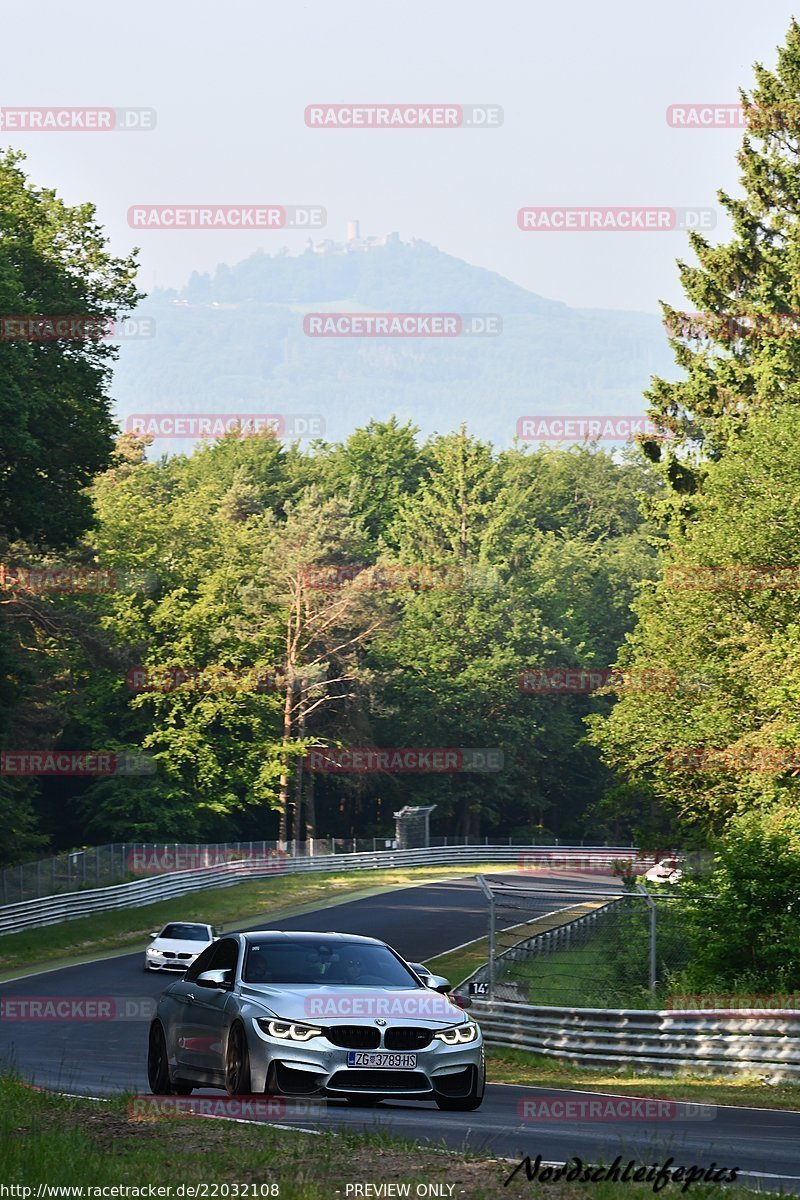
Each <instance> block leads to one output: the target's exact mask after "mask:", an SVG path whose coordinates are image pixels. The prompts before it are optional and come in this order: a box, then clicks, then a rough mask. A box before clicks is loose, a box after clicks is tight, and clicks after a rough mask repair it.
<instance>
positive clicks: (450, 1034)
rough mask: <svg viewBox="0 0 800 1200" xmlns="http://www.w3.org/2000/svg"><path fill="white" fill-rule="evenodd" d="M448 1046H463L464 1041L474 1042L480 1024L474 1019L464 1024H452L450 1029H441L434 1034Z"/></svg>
mask: <svg viewBox="0 0 800 1200" xmlns="http://www.w3.org/2000/svg"><path fill="white" fill-rule="evenodd" d="M433 1036H434V1037H435V1038H438V1039H439V1041H440V1042H444V1044H445V1045H446V1046H461V1045H463V1043H464V1042H474V1041H475V1039H476V1037H477V1036H478V1026H477V1025H475V1024H474V1022H472V1021H467V1022H465V1024H464V1025H451V1026H450V1028H449V1029H440V1030H439V1031H438V1033H435V1034H434V1035H433Z"/></svg>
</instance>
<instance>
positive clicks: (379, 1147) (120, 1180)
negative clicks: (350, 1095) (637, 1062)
mask: <svg viewBox="0 0 800 1200" xmlns="http://www.w3.org/2000/svg"><path fill="white" fill-rule="evenodd" d="M129 1099H130V1098H126V1097H119V1098H116V1099H114V1100H112V1101H111V1102H110V1103H99V1104H92V1103H88V1102H86V1101H81V1100H74V1099H72V1100H70V1099H64V1098H61V1097H57V1096H51V1095H48V1094H46V1093H43V1092H37V1091H34V1090H32V1089H30V1088H27V1087H25V1086H23V1085H21V1084H20V1083H18V1082H16V1081H15V1080H13V1079H9V1078H0V1164H1V1165H2V1181H3V1183H4V1184H5V1185H6V1186H8V1185H16V1188H17V1189H22V1188H29V1189H31V1190H30V1191H29V1192H27V1193H26V1192H24V1191H21V1190H17V1191H16V1192H15V1193H11V1192H9V1193H8V1194H9V1195H12V1194H14V1195H16V1196H18V1197H20V1200H28V1198H29V1197H31V1196H35V1194H36V1189H37V1187H38V1186H39V1185H48V1184H49V1185H51V1186H56V1187H58V1186H62V1187H83V1188H84V1189H86V1188H89V1187H98V1188H99V1187H114V1186H120V1185H122V1186H123V1187H126V1188H129V1189H131V1188H138V1189H145V1191H144V1193H143V1194H144V1195H146V1194H147V1192H146V1189H147V1188H148V1186H149V1185H155V1186H157V1187H158V1186H160V1187H162V1188H166V1187H167V1186H170V1187H171V1188H173V1189H174V1188H175V1187H176V1185H179V1184H184V1185H198V1184H206V1185H210V1187H209V1190H208V1191H207V1192H206V1195H207V1196H212V1197H213V1196H214V1195H215V1194H216V1195H217V1196H220V1195H222V1196H226V1195H227V1196H234V1195H235V1194H236V1193H235V1192H234V1190H233V1187H232V1185H234V1184H238V1185H239V1189H240V1190H239V1195H240V1196H242V1195H247V1196H254V1195H256V1196H259V1197H262V1196H267V1195H269V1194H270V1193H269V1190H268V1189H269V1187H270V1185H277V1188H278V1189H279V1191H278V1194H279V1196H280V1200H331V1198H332V1197H334V1196H336V1194H337V1193H339V1194H340V1196H341V1197H342V1200H345V1198H346V1192H345V1188H346V1185H347V1184H353V1183H360V1184H365V1183H372V1184H387V1183H394V1184H399V1183H403V1182H407V1183H409V1184H410V1185H411V1186H410V1189H409V1194H410V1195H411V1196H414V1195H415V1194H416V1187H417V1186H418V1185H419V1184H428V1185H431V1184H434V1183H437V1184H440V1185H441V1184H444V1185H445V1186H446V1188H447V1189H448V1190H445V1191H444V1192H443V1195H445V1196H448V1195H449V1196H451V1197H453V1200H461V1198H462V1197H465V1200H466V1198H468V1200H489V1198H490V1197H491V1198H493V1197H497V1198H498V1200H499V1197H500V1196H508V1195H510V1194H513V1193H514V1192H515V1191H516V1192H520V1191H522V1193H523V1194H524V1195H530V1194H531V1190H530V1189H531V1185H530V1184H529V1183H528V1182H527V1181H526V1180H525V1177H524V1175H523V1174H522V1172H520V1174H519V1175H517V1176H516V1177H515V1179H514V1180H513V1181H512V1182H511V1184H510V1185H509V1186H508V1187H504V1186H503V1181H504V1180H505V1179H506V1178H507V1177H508V1175H509V1174H510V1171H511V1170H512V1169H513V1166H514V1165H515V1164H513V1163H511V1164H510V1163H508V1162H499V1161H497V1160H495V1159H492V1158H489V1157H487V1156H486V1155H484V1156H483V1157H478V1156H477V1155H476V1156H467V1155H464V1154H454V1153H448V1152H445V1151H444V1150H440V1151H438V1152H437V1151H436V1150H432V1149H420V1148H419V1147H417V1146H415V1145H413V1144H411V1143H409V1142H404V1141H400V1140H398V1139H396V1138H393V1137H392V1136H391V1135H386V1134H383V1133H381V1132H376V1133H374V1134H373V1133H370V1134H360V1133H353V1132H350V1131H348V1130H345V1129H339V1130H337V1131H336V1132H335V1133H333V1132H323V1133H322V1134H321V1135H320V1136H313V1135H309V1134H302V1133H297V1132H294V1131H287V1130H282V1129H276V1128H270V1127H268V1126H266V1125H243V1124H235V1125H233V1124H230V1123H229V1122H227V1121H216V1120H208V1119H203V1118H181V1119H178V1118H165V1117H159V1118H154V1119H146V1120H131V1119H130V1116H129V1110H128V1103H129ZM437 1116H438V1114H436V1113H431V1132H432V1133H433V1134H434V1136H435V1124H436V1117H437ZM479 1121H480V1115H479V1114H475V1115H474V1116H473V1117H472V1118H471V1119H470V1123H471V1124H473V1125H476V1124H478V1123H479ZM531 1140H532V1142H534V1141H535V1139H533V1138H532V1139H531ZM526 1151H527V1153H529V1154H530V1156H531V1158H533V1159H535V1157H536V1155H537V1154H539V1153H541V1154H542V1156H543V1157H544V1158H548V1157H549V1155H548V1153H547V1148H546V1146H544V1145H536V1144H532V1145H531V1146H530V1148H527V1147H526ZM707 1157H709V1156H704V1155H702V1154H698V1155H695V1156H694V1158H695V1159H696V1160H703V1159H704V1158H707ZM652 1162H653V1160H652V1158H650V1157H648V1158H646V1159H642V1160H641V1163H642V1165H647V1166H650V1165H652ZM681 1162H682V1160H681V1159H678V1160H677V1161H676V1163H675V1165H676V1166H677V1165H679V1164H680V1163H681ZM687 1165H689V1164H688V1163H687ZM703 1165H706V1164H705V1163H703ZM725 1165H726V1166H727V1165H728V1164H727V1163H726V1164H725ZM731 1165H735V1164H731ZM225 1184H227V1185H228V1186H229V1190H228V1191H227V1192H226V1191H224V1190H222V1188H221V1187H218V1190H217V1192H216V1193H215V1192H214V1191H213V1190H211V1189H212V1188H213V1185H225ZM242 1185H248V1187H249V1188H250V1189H251V1190H250V1191H248V1192H243V1191H242ZM449 1186H452V1191H449ZM591 1188H592V1191H591V1195H592V1200H617V1198H618V1197H619V1196H620V1195H622V1194H624V1195H625V1196H626V1197H630V1200H644V1198H645V1197H652V1195H653V1191H652V1188H651V1187H650V1186H647V1185H641V1186H636V1185H626V1186H625V1187H624V1188H620V1185H619V1184H615V1183H613V1182H612V1183H599V1184H592V1185H591ZM254 1189H257V1190H254ZM546 1191H547V1195H548V1196H549V1197H552V1198H553V1200H577V1198H578V1197H581V1198H583V1200H585V1197H586V1195H587V1188H586V1185H581V1184H578V1183H576V1184H569V1183H563V1182H559V1183H549V1184H548V1185H547V1188H546ZM127 1194H128V1195H129V1196H132V1195H135V1194H136V1193H135V1192H133V1191H129V1192H128V1193H127ZM156 1194H159V1193H156ZM160 1194H161V1195H162V1196H165V1195H168V1194H169V1193H167V1192H166V1191H162V1192H161V1193H160ZM172 1194H173V1196H174V1195H175V1194H176V1193H175V1192H174V1191H173V1193H172ZM183 1194H184V1195H185V1194H186V1192H185V1190H184V1192H183ZM352 1194H353V1193H351V1195H352ZM361 1194H362V1195H363V1194H364V1192H363V1191H362V1193H361ZM373 1194H374V1193H373ZM396 1194H397V1193H396ZM400 1194H401V1195H402V1192H401V1193H400ZM663 1194H664V1195H665V1196H666V1195H676V1194H677V1195H680V1194H681V1191H680V1185H679V1184H673V1185H670V1186H668V1187H667V1188H666V1189H665V1191H664V1193H663ZM83 1195H84V1197H86V1198H87V1200H88V1197H90V1196H91V1193H90V1192H87V1191H84V1193H83ZM122 1195H125V1193H122ZM690 1195H691V1196H692V1197H693V1198H694V1200H723V1198H724V1200H744V1198H745V1197H752V1196H753V1195H754V1193H752V1192H749V1191H745V1190H743V1189H741V1188H739V1187H736V1188H732V1189H731V1188H725V1189H724V1190H723V1189H722V1188H720V1187H715V1186H713V1185H704V1184H701V1185H695V1186H693V1187H692V1189H691V1192H690Z"/></svg>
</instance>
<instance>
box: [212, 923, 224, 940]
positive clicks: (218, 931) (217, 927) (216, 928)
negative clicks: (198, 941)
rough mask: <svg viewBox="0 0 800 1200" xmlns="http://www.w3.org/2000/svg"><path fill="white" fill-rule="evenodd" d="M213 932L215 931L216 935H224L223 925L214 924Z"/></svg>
mask: <svg viewBox="0 0 800 1200" xmlns="http://www.w3.org/2000/svg"><path fill="white" fill-rule="evenodd" d="M211 932H212V933H213V935H214V937H220V936H221V935H222V926H221V925H212V926H211Z"/></svg>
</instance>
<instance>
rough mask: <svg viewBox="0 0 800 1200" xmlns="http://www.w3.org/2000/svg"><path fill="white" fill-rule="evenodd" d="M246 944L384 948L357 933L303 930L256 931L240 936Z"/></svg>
mask: <svg viewBox="0 0 800 1200" xmlns="http://www.w3.org/2000/svg"><path fill="white" fill-rule="evenodd" d="M242 936H243V937H244V939H245V941H247V942H252V941H259V942H263V941H270V942H282V941H289V940H290V941H293V942H294V941H300V942H333V944H334V945H336V944H337V943H341V942H363V943H364V944H365V945H367V946H385V945H386V943H385V942H382V941H380V939H379V938H371V937H362V936H361V934H359V933H314V932H312V931H306V930H303V931H301V932H299V933H295V932H294V931H293V930H291V929H257V930H251V931H250V932H248V933H245V934H243V935H242Z"/></svg>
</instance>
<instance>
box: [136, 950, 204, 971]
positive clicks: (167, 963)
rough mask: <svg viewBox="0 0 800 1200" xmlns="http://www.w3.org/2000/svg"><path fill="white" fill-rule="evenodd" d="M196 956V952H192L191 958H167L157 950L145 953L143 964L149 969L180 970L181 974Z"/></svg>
mask: <svg viewBox="0 0 800 1200" xmlns="http://www.w3.org/2000/svg"><path fill="white" fill-rule="evenodd" d="M196 958H197V955H196V954H193V955H192V956H191V958H167V957H166V955H163V954H161V953H160V952H159V953H156V954H145V956H144V965H145V966H146V967H147V968H148V969H149V970H150V971H176V972H177V971H180V972H181V974H183V972H184V971H187V970H188V969H189V967H190V966H191V965H192V963H193V962H194V960H195V959H196Z"/></svg>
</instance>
